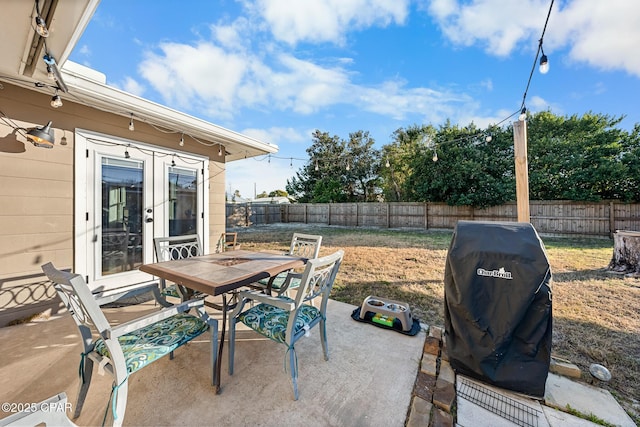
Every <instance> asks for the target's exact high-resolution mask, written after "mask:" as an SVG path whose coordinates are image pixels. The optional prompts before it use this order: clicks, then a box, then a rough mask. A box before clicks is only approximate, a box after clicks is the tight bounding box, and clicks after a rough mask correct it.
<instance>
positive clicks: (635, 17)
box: [427, 0, 640, 76]
mask: <svg viewBox="0 0 640 427" xmlns="http://www.w3.org/2000/svg"><path fill="white" fill-rule="evenodd" d="M549 5H550V2H549V1H548V0H520V1H512V0H473V1H461V0H433V1H431V2H430V4H429V6H428V7H427V10H428V12H429V13H430V14H431V16H432V17H433V18H434V19H435V20H436V22H437V23H438V25H439V26H440V28H441V30H442V32H443V34H444V35H445V36H446V37H447V38H448V39H449V41H451V42H452V43H453V44H455V45H460V46H472V45H480V46H483V48H484V49H485V51H486V52H487V53H488V54H492V55H496V56H507V55H509V54H511V53H512V52H513V51H514V50H515V49H518V48H523V47H524V48H526V49H535V48H536V47H537V41H538V40H539V38H540V36H541V35H542V29H543V26H544V23H545V19H546V17H547V13H548V10H549ZM563 6H564V7H563ZM638 22H640V2H634V1H628V0H609V1H602V0H572V1H568V2H556V3H555V4H554V7H553V9H552V13H551V16H550V18H549V24H548V27H547V32H546V33H545V37H544V40H543V42H544V43H543V46H544V48H545V53H546V54H547V55H549V54H550V53H552V52H554V51H558V50H561V49H568V52H569V58H570V60H573V61H577V62H585V63H587V64H589V65H590V66H592V67H595V68H599V69H605V70H624V71H626V72H628V73H630V74H633V75H636V76H640V56H638V55H634V54H633V52H634V51H635V49H636V46H638V44H640V25H638ZM549 56H550V60H551V61H552V62H553V61H554V58H553V56H552V55H549ZM556 58H557V56H556Z"/></svg>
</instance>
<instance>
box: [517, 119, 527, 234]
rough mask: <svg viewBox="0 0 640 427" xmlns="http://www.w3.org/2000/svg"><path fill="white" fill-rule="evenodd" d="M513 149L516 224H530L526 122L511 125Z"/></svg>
mask: <svg viewBox="0 0 640 427" xmlns="http://www.w3.org/2000/svg"><path fill="white" fill-rule="evenodd" d="M513 149H514V158H515V163H516V204H517V207H518V222H531V214H530V210H529V166H528V164H527V122H526V121H524V120H523V121H520V120H518V121H516V122H514V123H513Z"/></svg>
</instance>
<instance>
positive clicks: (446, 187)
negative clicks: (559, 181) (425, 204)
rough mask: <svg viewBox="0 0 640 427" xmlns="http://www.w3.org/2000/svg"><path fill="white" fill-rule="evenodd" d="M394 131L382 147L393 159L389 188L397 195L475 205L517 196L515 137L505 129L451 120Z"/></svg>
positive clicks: (387, 177)
mask: <svg viewBox="0 0 640 427" xmlns="http://www.w3.org/2000/svg"><path fill="white" fill-rule="evenodd" d="M394 136H395V138H396V141H394V143H393V144H391V145H390V146H385V147H383V149H382V152H383V155H385V156H388V158H391V159H392V160H393V161H391V160H389V164H390V166H389V168H387V169H385V170H386V173H385V194H386V195H392V196H393V197H394V199H395V200H404V201H432V202H446V203H448V204H451V205H471V206H475V207H486V206H492V205H496V204H502V203H504V202H505V201H507V200H512V198H513V194H514V193H515V188H514V187H515V184H514V178H513V168H514V167H513V149H512V145H513V143H512V138H511V137H510V136H509V135H508V134H506V133H505V131H504V130H503V129H501V128H497V127H496V128H491V129H489V130H484V131H483V130H480V129H478V128H476V127H475V125H473V123H472V124H470V125H469V126H467V127H465V128H460V127H458V126H454V125H452V124H451V123H450V122H449V121H447V122H446V123H445V124H444V125H443V126H441V127H440V128H439V129H437V130H436V129H435V128H434V127H432V126H422V127H418V126H413V127H410V128H408V129H407V130H406V131H405V130H402V129H398V130H397V131H396V132H395V133H394ZM488 136H491V137H490V138H487V137H488ZM385 162H386V160H385ZM390 184H391V185H390ZM392 200H393V199H392Z"/></svg>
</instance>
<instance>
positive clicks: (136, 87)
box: [114, 77, 145, 96]
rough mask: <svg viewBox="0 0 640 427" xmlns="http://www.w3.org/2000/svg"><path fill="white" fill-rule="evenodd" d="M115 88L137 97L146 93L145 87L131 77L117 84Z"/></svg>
mask: <svg viewBox="0 0 640 427" xmlns="http://www.w3.org/2000/svg"><path fill="white" fill-rule="evenodd" d="M114 86H115V87H117V88H119V89H122V90H124V91H125V92H129V93H131V94H133V95H136V96H142V95H144V91H145V87H144V86H143V85H141V84H140V83H138V82H137V81H136V80H134V79H133V78H131V77H127V78H125V80H124V82H122V83H116V84H114Z"/></svg>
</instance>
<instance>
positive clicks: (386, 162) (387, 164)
mask: <svg viewBox="0 0 640 427" xmlns="http://www.w3.org/2000/svg"><path fill="white" fill-rule="evenodd" d="M385 160H386V161H385V163H384V166H385V167H387V168H388V167H389V166H391V164H390V163H389V158H388V157H386V158H385Z"/></svg>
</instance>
